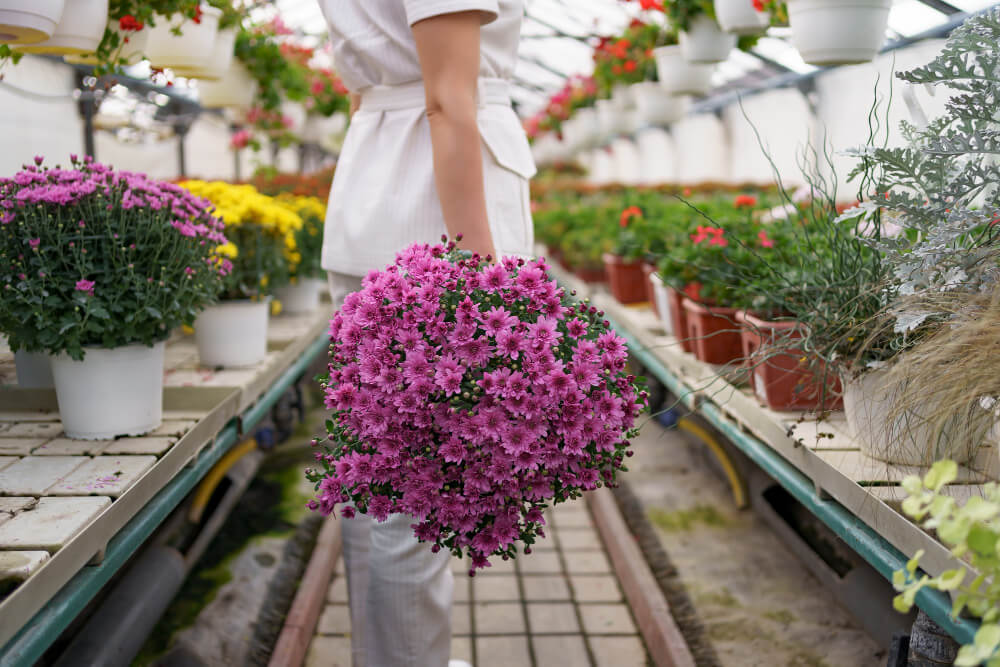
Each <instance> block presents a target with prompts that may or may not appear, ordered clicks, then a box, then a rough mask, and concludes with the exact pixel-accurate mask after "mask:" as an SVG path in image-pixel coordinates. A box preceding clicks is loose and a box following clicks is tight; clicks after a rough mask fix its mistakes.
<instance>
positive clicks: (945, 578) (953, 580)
mask: <svg viewBox="0 0 1000 667" xmlns="http://www.w3.org/2000/svg"><path fill="white" fill-rule="evenodd" d="M963 579H965V570H963V569H955V570H945V571H944V572H942V573H941V576H939V577H938V578H937V579H936V580H935V587H936V588H937V589H938V590H942V591H953V590H955V589H956V588H958V587H959V586H961V585H962V580H963Z"/></svg>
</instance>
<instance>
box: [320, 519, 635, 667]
mask: <svg viewBox="0 0 1000 667" xmlns="http://www.w3.org/2000/svg"><path fill="white" fill-rule="evenodd" d="M547 521H548V524H549V526H548V528H549V530H548V531H547V534H548V538H547V539H546V540H544V541H542V542H541V543H539V544H537V545H536V550H535V552H534V553H532V554H531V555H529V556H527V557H522V558H521V559H518V560H516V561H508V562H497V563H495V564H494V565H493V567H491V568H487V569H486V570H481V571H480V572H479V573H477V575H476V576H475V577H474V578H471V579H470V578H469V577H468V576H467V572H468V568H467V566H466V565H465V564H464V563H463V562H461V561H457V560H456V561H454V563H453V570H454V572H455V604H454V607H453V621H452V644H451V646H452V648H451V657H452V658H460V659H463V660H468V661H469V662H471V663H472V664H473V665H474V666H475V667H508V666H509V667H529V666H532V667H548V666H549V665H557V666H559V667H578V666H579V667H645V666H646V665H651V664H652V663H651V662H650V661H649V656H648V655H647V652H646V648H645V646H644V644H643V642H642V638H641V637H640V636H639V634H638V630H637V629H636V626H635V620H634V619H633V617H632V613H631V611H630V610H629V608H628V606H627V605H626V604H625V601H624V599H623V597H622V592H621V588H620V586H619V584H618V580H617V579H616V577H615V575H614V574H613V573H612V571H611V565H610V563H609V562H608V558H607V555H606V553H605V552H604V549H603V547H602V545H601V541H600V537H599V536H598V534H597V531H596V529H595V528H594V524H593V522H592V520H591V518H590V514H589V512H588V510H587V507H586V504H585V503H584V502H583V501H576V502H574V503H572V504H569V505H562V506H560V507H558V508H556V509H555V510H554V511H553V512H550V513H549V516H548V519H547ZM350 631H351V622H350V615H349V613H348V607H347V585H346V580H345V579H344V570H343V560H341V561H340V562H339V563H338V564H337V569H336V574H335V575H334V580H333V583H332V584H331V586H330V591H329V595H328V598H327V606H326V608H325V610H324V612H323V615H322V617H321V618H320V622H319V627H318V628H317V632H316V636H315V637H313V641H312V644H311V645H310V647H309V654H308V656H307V658H306V666H307V667H350V664H351V660H350V657H351V652H350V645H351V640H350Z"/></svg>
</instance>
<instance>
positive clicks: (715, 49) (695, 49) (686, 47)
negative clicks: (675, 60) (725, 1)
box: [678, 14, 736, 63]
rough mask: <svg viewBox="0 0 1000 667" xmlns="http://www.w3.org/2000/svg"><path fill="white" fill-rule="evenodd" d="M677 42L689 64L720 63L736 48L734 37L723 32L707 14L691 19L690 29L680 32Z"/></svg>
mask: <svg viewBox="0 0 1000 667" xmlns="http://www.w3.org/2000/svg"><path fill="white" fill-rule="evenodd" d="M678 41H679V42H680V45H681V54H682V55H683V56H684V60H686V61H688V62H689V63H721V62H722V61H723V60H725V59H726V58H728V57H729V54H730V53H731V52H732V50H733V49H734V48H735V47H736V35H731V34H729V33H728V32H723V31H722V29H721V28H720V27H719V24H718V23H716V22H715V21H714V20H713V19H712V17H710V16H708V15H707V14H699V15H698V16H696V17H694V18H693V19H691V27H690V29H689V30H686V31H685V30H682V31H681V33H680V35H679V36H678Z"/></svg>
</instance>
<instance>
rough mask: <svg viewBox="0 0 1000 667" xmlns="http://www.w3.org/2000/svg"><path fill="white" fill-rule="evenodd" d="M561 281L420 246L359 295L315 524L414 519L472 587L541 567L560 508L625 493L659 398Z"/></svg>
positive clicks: (339, 372) (329, 386) (337, 320)
mask: <svg viewBox="0 0 1000 667" xmlns="http://www.w3.org/2000/svg"><path fill="white" fill-rule="evenodd" d="M547 268H548V267H547V266H546V265H545V264H544V262H541V261H537V260H532V261H525V260H521V259H514V258H505V259H504V260H503V261H502V262H501V263H499V264H487V263H485V262H481V261H480V260H479V257H478V256H472V257H469V256H468V255H467V254H465V255H462V254H460V253H458V252H456V250H455V245H454V244H449V245H448V246H447V247H446V246H443V245H437V246H433V247H431V246H428V245H426V244H415V245H413V246H411V247H409V248H407V249H406V250H405V251H403V252H401V253H400V254H399V255H398V256H397V259H396V262H395V263H394V264H393V265H391V266H389V267H387V268H386V269H385V270H384V271H381V272H377V273H375V272H373V273H371V274H369V275H368V276H367V277H366V278H365V279H364V282H363V287H362V289H361V290H360V291H358V292H355V293H353V294H351V295H348V297H347V298H346V299H345V301H344V305H343V307H342V308H341V309H340V310H339V311H338V312H337V313H336V315H335V316H334V318H333V320H332V321H331V323H330V341H331V347H330V365H329V378H328V380H327V382H326V384H325V393H326V404H327V406H328V407H329V408H330V409H331V410H333V415H332V418H331V419H330V420H329V421H328V422H327V429H328V432H329V435H328V439H326V440H325V441H324V442H323V447H322V449H320V450H318V451H317V452H316V460H317V462H318V468H317V469H313V470H310V471H309V472H308V475H309V478H310V479H311V480H312V481H313V482H315V483H316V489H317V497H316V499H315V500H314V501H313V502H312V503H311V506H312V507H313V509H318V510H320V511H321V512H323V513H324V514H330V513H332V512H334V511H335V510H336V508H337V506H338V505H343V504H344V503H348V502H350V503H352V504H351V505H344V506H343V507H342V508H341V510H340V512H341V514H342V515H343V516H345V517H352V516H354V515H355V512H361V513H365V514H369V515H371V516H372V517H374V519H375V520H378V521H384V520H385V519H386V518H387V517H388V516H389V515H390V514H392V513H403V514H407V515H410V516H412V517H413V518H414V521H415V523H414V529H415V531H414V532H415V534H416V536H417V537H418V538H419V539H420V540H421V541H424V542H429V543H430V545H431V546H430V548H431V550H432V551H439V550H440V549H446V550H448V551H449V552H450V553H451V554H453V555H454V556H456V557H460V556H464V555H468V556H470V557H471V560H472V564H473V570H472V571H471V572H470V574H472V573H474V572H475V570H476V569H480V568H483V567H488V566H489V559H490V558H491V557H495V556H499V557H501V558H504V559H508V558H511V557H514V556H516V555H517V553H518V550H519V545H518V544H517V542H521V543H522V544H523V545H524V546H523V553H530V547H531V545H533V544H534V543H535V541H536V540H537V539H538V538H540V537H544V534H545V533H544V529H543V527H542V526H543V525H544V519H543V511H544V510H545V508H546V507H548V506H550V505H553V504H558V503H561V502H566V501H568V500H571V499H574V498H579V497H580V496H581V495H582V493H583V492H584V491H586V490H591V489H594V488H597V487H599V486H601V485H602V484H611V483H614V481H615V479H616V476H617V474H618V472H620V471H622V470H624V469H625V468H624V459H625V457H626V456H628V455H630V451H629V440H628V439H629V438H631V437H634V435H635V434H636V430H635V418H636V417H637V416H638V415H639V413H640V411H641V410H642V408H643V406H644V404H645V398H646V394H645V392H643V391H642V390H641V388H640V386H639V384H638V381H637V379H636V378H635V377H633V376H631V375H629V374H628V373H627V371H626V362H627V354H628V353H627V350H626V346H625V341H624V340H623V339H621V338H620V337H619V336H618V335H616V334H615V333H614V332H613V331H611V330H610V327H609V325H608V323H607V322H606V321H603V318H602V315H603V313H601V312H599V311H597V310H596V309H595V308H594V307H593V306H589V305H587V304H586V303H579V304H578V303H574V302H572V301H570V300H569V299H568V297H567V295H566V294H565V293H564V292H563V290H562V289H561V288H560V287H559V286H558V285H557V284H556V282H555V281H554V280H552V279H551V278H550V277H549V275H548V274H547V272H546V271H547ZM314 444H315V445H317V446H318V445H319V444H320V443H319V441H315V442H314Z"/></svg>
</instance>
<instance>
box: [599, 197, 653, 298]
mask: <svg viewBox="0 0 1000 667" xmlns="http://www.w3.org/2000/svg"><path fill="white" fill-rule="evenodd" d="M649 233H650V224H649V221H648V220H647V219H646V217H645V215H643V211H642V209H641V208H639V207H638V206H628V207H626V208H625V209H624V210H623V211H622V212H621V213H620V214H619V216H618V233H617V234H616V235H615V241H614V245H613V247H612V249H611V251H610V252H606V253H604V256H603V260H604V269H605V271H607V274H608V284H609V285H610V287H611V294H612V296H614V297H615V298H616V299H618V301H620V302H621V303H642V302H643V301H645V300H646V277H645V274H643V272H642V260H643V258H644V256H645V249H646V247H647V246H648V237H649Z"/></svg>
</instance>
